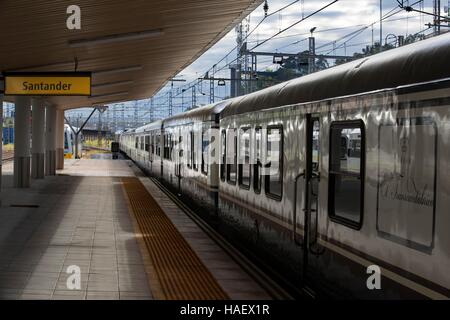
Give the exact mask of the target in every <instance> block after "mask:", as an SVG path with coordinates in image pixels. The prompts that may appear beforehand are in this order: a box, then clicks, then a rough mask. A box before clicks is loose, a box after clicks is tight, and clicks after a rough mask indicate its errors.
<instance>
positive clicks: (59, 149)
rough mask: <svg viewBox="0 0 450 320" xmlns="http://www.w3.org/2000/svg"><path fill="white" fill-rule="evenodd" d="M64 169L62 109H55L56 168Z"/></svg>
mask: <svg viewBox="0 0 450 320" xmlns="http://www.w3.org/2000/svg"><path fill="white" fill-rule="evenodd" d="M62 169H64V110H56V170H62Z"/></svg>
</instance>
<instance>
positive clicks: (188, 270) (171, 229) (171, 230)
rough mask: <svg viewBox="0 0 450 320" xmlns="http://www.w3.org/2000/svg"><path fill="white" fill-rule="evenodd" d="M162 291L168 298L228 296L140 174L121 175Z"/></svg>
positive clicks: (187, 298) (226, 297)
mask: <svg viewBox="0 0 450 320" xmlns="http://www.w3.org/2000/svg"><path fill="white" fill-rule="evenodd" d="M122 183H123V187H124V191H125V194H126V195H127V197H128V201H129V205H130V209H131V211H132V213H133V214H134V216H135V218H136V222H137V224H138V225H139V228H140V230H139V232H140V235H138V236H141V237H142V239H143V240H144V242H145V245H146V247H147V250H148V253H149V256H150V259H151V262H152V266H153V269H154V271H155V273H156V276H157V278H158V282H159V284H160V288H161V291H162V294H163V296H164V298H165V299H167V300H222V299H228V296H227V294H226V293H225V292H224V291H223V289H222V288H221V287H220V285H219V284H218V283H217V281H216V279H214V277H213V276H212V274H211V273H210V272H209V270H208V269H207V268H206V266H205V265H204V264H203V263H202V262H201V260H200V259H199V258H198V256H197V255H196V253H195V252H194V251H193V250H192V248H191V247H190V245H189V244H188V243H187V241H186V240H185V239H184V238H183V236H182V235H181V234H180V232H179V231H178V230H177V229H176V227H175V226H174V225H173V223H172V222H171V221H170V219H169V218H168V217H167V215H166V214H165V213H164V212H163V210H162V209H161V207H160V206H159V205H158V203H157V202H156V201H155V199H154V198H153V197H152V196H151V195H150V193H149V192H148V191H147V189H146V188H145V186H144V185H143V184H142V183H141V181H139V179H138V178H122Z"/></svg>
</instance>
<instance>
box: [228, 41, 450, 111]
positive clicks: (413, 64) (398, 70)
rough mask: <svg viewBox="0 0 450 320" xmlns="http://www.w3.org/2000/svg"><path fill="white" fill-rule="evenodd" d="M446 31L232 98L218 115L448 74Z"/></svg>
mask: <svg viewBox="0 0 450 320" xmlns="http://www.w3.org/2000/svg"><path fill="white" fill-rule="evenodd" d="M449 61H450V32H449V33H447V34H444V35H441V36H437V37H433V38H431V39H427V40H423V41H419V42H416V43H413V44H409V45H405V46H403V47H400V48H396V49H392V50H388V51H385V52H382V53H379V54H376V55H373V56H369V57H364V58H362V59H358V60H354V61H351V62H348V63H345V64H342V65H339V66H335V67H333V68H330V69H326V70H323V71H320V72H316V73H313V74H310V75H307V76H303V77H300V78H297V79H293V80H290V81H287V82H284V83H280V84H278V85H275V86H273V87H270V88H266V89H263V90H260V91H258V92H254V93H251V94H248V95H246V96H243V97H240V99H234V100H232V102H231V104H230V105H228V106H227V108H225V109H224V110H223V111H222V113H221V117H222V118H224V117H227V116H231V115H236V114H243V113H247V112H252V111H258V110H263V109H270V108H274V107H279V106H284V105H293V104H297V103H305V102H312V101H320V100H324V99H330V98H334V97H342V96H348V95H353V94H359V93H364V92H371V91H376V90H381V89H387V88H396V87H399V86H404V85H410V84H414V83H421V82H427V81H433V80H439V79H444V78H448V77H450V71H449V70H450V69H449V67H448V62H449Z"/></svg>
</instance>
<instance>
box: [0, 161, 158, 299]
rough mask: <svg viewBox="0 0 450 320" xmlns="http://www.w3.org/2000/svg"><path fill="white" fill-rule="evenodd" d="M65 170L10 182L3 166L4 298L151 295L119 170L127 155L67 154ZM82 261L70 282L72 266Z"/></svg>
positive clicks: (126, 172)
mask: <svg viewBox="0 0 450 320" xmlns="http://www.w3.org/2000/svg"><path fill="white" fill-rule="evenodd" d="M59 173H60V174H63V175H60V176H54V177H46V178H45V179H44V180H33V181H32V187H31V188H29V189H15V188H12V184H13V181H12V164H11V163H8V164H6V165H4V167H3V182H2V183H3V186H2V190H1V193H0V199H1V208H0V298H1V299H151V298H152V295H151V291H150V289H149V286H148V281H147V276H146V273H145V268H144V262H143V260H142V258H141V254H140V251H139V246H138V244H137V242H136V239H135V233H134V229H133V225H132V223H131V221H130V217H129V213H128V208H127V205H126V202H125V201H124V195H123V191H122V186H121V185H120V183H119V178H116V177H118V176H133V175H134V173H133V171H132V170H131V169H130V167H129V166H128V165H127V164H126V162H125V161H111V160H81V161H73V160H68V161H66V170H64V171H62V172H59ZM72 265H76V266H79V267H80V269H81V289H80V290H70V289H69V288H68V287H67V280H68V278H69V277H70V276H71V274H68V273H66V271H67V268H68V267H69V266H72Z"/></svg>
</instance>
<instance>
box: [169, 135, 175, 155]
mask: <svg viewBox="0 0 450 320" xmlns="http://www.w3.org/2000/svg"><path fill="white" fill-rule="evenodd" d="M174 146H175V137H174V136H173V134H172V133H171V134H170V135H169V154H168V156H169V160H173V149H174Z"/></svg>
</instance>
